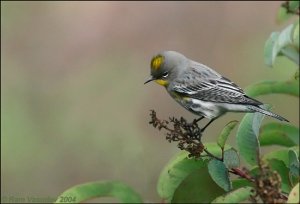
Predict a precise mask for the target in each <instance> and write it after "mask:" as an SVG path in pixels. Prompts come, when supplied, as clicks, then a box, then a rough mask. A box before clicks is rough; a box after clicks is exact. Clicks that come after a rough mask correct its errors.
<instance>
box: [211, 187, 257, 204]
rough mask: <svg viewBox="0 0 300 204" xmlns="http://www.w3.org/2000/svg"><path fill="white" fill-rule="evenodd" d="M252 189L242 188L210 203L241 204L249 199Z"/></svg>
mask: <svg viewBox="0 0 300 204" xmlns="http://www.w3.org/2000/svg"><path fill="white" fill-rule="evenodd" d="M252 189H253V188H252V187H242V188H238V189H236V190H234V191H231V192H229V193H227V194H226V195H223V196H220V197H218V198H216V199H215V200H213V201H212V203H241V202H243V201H246V200H247V199H249V198H250V195H251V194H252V192H251V190H252Z"/></svg>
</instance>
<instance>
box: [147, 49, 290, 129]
mask: <svg viewBox="0 0 300 204" xmlns="http://www.w3.org/2000/svg"><path fill="white" fill-rule="evenodd" d="M150 67H151V77H150V79H148V80H147V81H146V82H145V83H144V84H146V83H148V82H151V81H155V82H156V83H158V84H159V85H162V86H164V87H165V88H166V90H167V91H168V93H169V94H170V95H171V96H172V97H173V99H175V100H176V101H177V102H178V103H179V104H180V105H181V106H183V107H184V108H186V109H187V110H189V111H190V112H192V113H194V114H196V115H198V116H200V118H199V119H197V120H196V122H198V121H200V120H202V119H203V118H208V119H210V121H209V122H208V123H207V124H206V125H205V126H204V127H203V128H202V129H201V131H204V130H205V129H206V128H207V127H208V126H209V125H210V124H211V123H212V122H213V121H214V120H216V119H217V118H219V117H220V116H222V115H224V114H225V113H226V112H260V113H262V114H265V115H268V116H271V117H274V118H276V119H278V120H281V121H287V122H289V121H288V120H286V119H285V118H283V117H281V116H279V115H277V114H275V113H272V112H270V111H268V110H266V109H264V107H263V103H261V102H260V101H258V100H256V99H253V98H250V97H249V96H247V95H246V94H245V93H244V91H243V90H242V89H241V88H240V87H239V86H237V85H236V84H235V83H233V82H232V81H230V80H229V79H227V78H225V77H224V76H222V75H221V74H219V73H217V72H216V71H214V70H213V69H211V68H209V67H208V66H206V65H204V64H201V63H198V62H196V61H193V60H191V59H188V58H187V57H185V56H184V55H182V54H180V53H178V52H175V51H163V52H161V53H159V54H157V55H156V56H154V57H153V58H152V60H151V64H150Z"/></svg>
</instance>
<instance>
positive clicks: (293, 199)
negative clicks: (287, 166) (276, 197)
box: [287, 183, 299, 203]
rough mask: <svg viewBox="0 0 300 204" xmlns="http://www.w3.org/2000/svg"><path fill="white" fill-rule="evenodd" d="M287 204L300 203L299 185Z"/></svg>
mask: <svg viewBox="0 0 300 204" xmlns="http://www.w3.org/2000/svg"><path fill="white" fill-rule="evenodd" d="M287 203H299V183H297V185H296V186H295V187H294V188H293V189H292V191H291V192H290V194H289V197H288V200H287Z"/></svg>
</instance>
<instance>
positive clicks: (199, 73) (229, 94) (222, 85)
mask: <svg viewBox="0 0 300 204" xmlns="http://www.w3.org/2000/svg"><path fill="white" fill-rule="evenodd" d="M170 89H171V91H175V92H177V93H178V94H181V95H185V96H189V97H191V98H195V99H199V100H203V101H212V102H218V103H233V104H247V105H255V106H257V105H261V104H262V103H261V102H259V101H257V100H255V99H252V98H250V97H248V96H246V95H245V93H244V91H243V90H242V89H241V88H240V87H238V86H237V85H236V84H235V83H233V82H231V81H230V80H229V79H227V78H225V77H222V76H221V75H220V74H218V73H217V72H215V71H214V70H212V69H210V68H209V67H207V66H205V65H202V64H199V63H196V62H193V63H192V64H191V67H190V68H189V71H187V72H185V73H182V74H181V76H180V77H178V78H177V79H176V80H174V81H173V82H172V84H171V87H170Z"/></svg>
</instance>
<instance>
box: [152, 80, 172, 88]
mask: <svg viewBox="0 0 300 204" xmlns="http://www.w3.org/2000/svg"><path fill="white" fill-rule="evenodd" d="M155 82H156V83H158V84H159V85H161V86H165V87H166V86H168V84H169V82H168V81H166V80H163V79H156V80H155Z"/></svg>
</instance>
